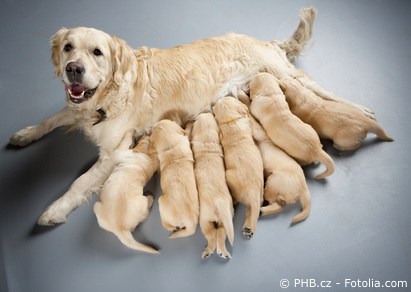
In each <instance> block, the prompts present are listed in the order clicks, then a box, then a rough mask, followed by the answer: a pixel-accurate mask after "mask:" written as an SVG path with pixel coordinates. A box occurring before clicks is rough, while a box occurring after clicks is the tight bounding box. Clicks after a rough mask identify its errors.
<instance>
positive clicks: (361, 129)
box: [280, 77, 393, 150]
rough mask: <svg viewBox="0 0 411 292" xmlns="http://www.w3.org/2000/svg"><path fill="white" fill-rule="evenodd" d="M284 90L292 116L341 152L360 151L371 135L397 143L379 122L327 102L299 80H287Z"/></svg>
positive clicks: (282, 85) (335, 103) (281, 81)
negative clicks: (329, 141) (307, 125)
mask: <svg viewBox="0 0 411 292" xmlns="http://www.w3.org/2000/svg"><path fill="white" fill-rule="evenodd" d="M280 87H281V89H282V90H283V92H284V94H285V97H286V100H287V102H288V105H289V106H290V110H291V112H292V113H293V114H294V115H296V116H297V117H299V118H300V119H301V120H302V121H303V122H305V123H307V124H310V125H311V126H312V127H313V128H314V130H315V131H316V132H317V133H318V135H319V136H320V137H321V138H325V139H330V140H332V141H333V142H334V147H335V148H336V149H338V150H355V149H357V148H358V147H360V146H361V145H362V143H363V141H364V139H365V137H366V136H367V134H368V132H371V133H374V134H376V135H377V138H378V139H381V140H384V141H393V139H392V138H391V137H390V136H389V135H388V134H387V133H386V132H385V131H384V129H383V128H382V127H381V126H380V125H379V124H378V123H377V122H376V121H375V120H373V119H370V118H368V117H366V116H364V115H363V114H362V112H361V110H359V109H358V108H355V107H352V106H348V105H346V104H343V103H338V102H335V101H330V100H324V99H322V98H320V97H319V96H317V95H316V94H315V93H313V92H312V91H310V90H308V89H306V88H305V87H304V86H303V85H302V84H301V82H300V81H298V79H294V78H290V77H286V78H283V79H281V80H280Z"/></svg>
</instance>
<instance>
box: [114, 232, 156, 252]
mask: <svg viewBox="0 0 411 292" xmlns="http://www.w3.org/2000/svg"><path fill="white" fill-rule="evenodd" d="M114 234H115V235H116V236H117V237H118V239H120V241H121V243H123V244H124V245H125V246H127V247H129V248H131V249H135V250H138V251H142V252H147V253H153V254H158V253H159V251H158V250H156V249H155V248H153V247H151V246H147V245H144V244H142V243H140V242H138V241H136V240H135V239H134V237H133V235H132V234H131V232H130V231H129V230H123V231H120V232H116V233H114Z"/></svg>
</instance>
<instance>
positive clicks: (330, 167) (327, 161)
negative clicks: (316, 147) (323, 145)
mask: <svg viewBox="0 0 411 292" xmlns="http://www.w3.org/2000/svg"><path fill="white" fill-rule="evenodd" d="M317 160H318V161H319V162H321V163H322V164H324V165H325V167H326V168H327V169H326V170H325V171H324V172H322V173H320V174H319V175H317V176H316V177H314V179H323V178H325V177H327V176H330V175H332V174H333V173H334V169H335V164H334V161H333V160H332V158H331V157H330V155H328V154H327V152H325V151H324V150H321V151H320V152H319V157H318V159H317Z"/></svg>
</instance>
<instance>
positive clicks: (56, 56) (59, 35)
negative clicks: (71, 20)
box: [50, 27, 68, 77]
mask: <svg viewBox="0 0 411 292" xmlns="http://www.w3.org/2000/svg"><path fill="white" fill-rule="evenodd" d="M67 32H68V29H67V28H65V27H62V28H61V29H59V31H57V32H56V33H55V34H54V35H53V36H52V37H51V40H50V44H51V63H52V64H53V66H54V70H55V74H56V77H59V76H61V66H60V53H61V45H62V41H63V38H64V36H65V35H66V34H67Z"/></svg>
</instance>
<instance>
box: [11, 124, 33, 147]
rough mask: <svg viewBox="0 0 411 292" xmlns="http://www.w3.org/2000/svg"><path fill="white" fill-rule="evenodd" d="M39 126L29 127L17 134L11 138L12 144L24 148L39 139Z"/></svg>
mask: <svg viewBox="0 0 411 292" xmlns="http://www.w3.org/2000/svg"><path fill="white" fill-rule="evenodd" d="M37 132H38V126H29V127H26V128H24V129H21V130H20V131H18V132H16V133H15V134H14V135H13V136H11V138H10V144H12V145H14V146H19V147H24V146H27V145H29V144H30V143H32V142H34V141H35V140H37V139H38V137H37Z"/></svg>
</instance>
